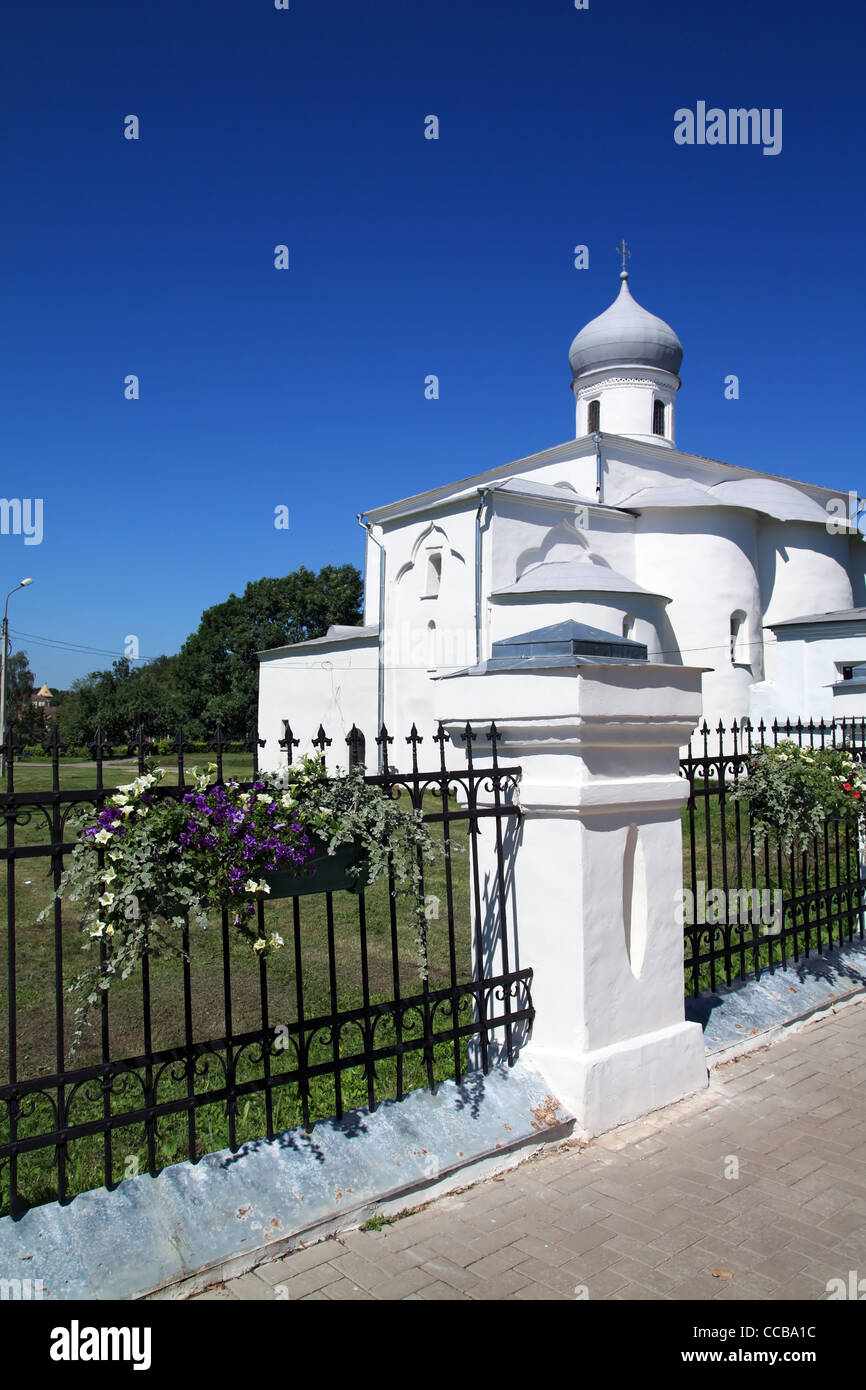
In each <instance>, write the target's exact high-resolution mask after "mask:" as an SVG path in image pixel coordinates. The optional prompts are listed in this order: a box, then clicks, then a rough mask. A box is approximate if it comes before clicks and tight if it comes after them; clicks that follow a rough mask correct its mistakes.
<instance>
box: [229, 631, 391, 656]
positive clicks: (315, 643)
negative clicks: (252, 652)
mask: <svg viewBox="0 0 866 1390" xmlns="http://www.w3.org/2000/svg"><path fill="white" fill-rule="evenodd" d="M378 636H379V627H378V624H376V623H371V624H369V625H368V626H367V627H345V626H342V625H341V624H340V623H332V624H331V626H330V627H329V628H328V631H327V632H326V633H325V635H324V637H308V638H307V639H306V641H305V642H286V643H285V645H284V646H282V647H265V648H264V649H263V650H262V651H259V652H256V656H264V655H265V653H267V654H268V655H271V654H273V653H274V652H293V651H297V649H298V648H299V647H323V646H325V645H327V646H333V644H334V643H335V642H359V641H366V640H369V639H370V638H371V637H378Z"/></svg>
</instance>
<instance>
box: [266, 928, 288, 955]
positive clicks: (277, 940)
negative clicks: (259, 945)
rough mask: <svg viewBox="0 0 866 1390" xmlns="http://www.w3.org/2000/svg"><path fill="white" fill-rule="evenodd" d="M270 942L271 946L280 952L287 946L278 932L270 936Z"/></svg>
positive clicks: (273, 932)
mask: <svg viewBox="0 0 866 1390" xmlns="http://www.w3.org/2000/svg"><path fill="white" fill-rule="evenodd" d="M268 941H269V942H270V944H271V946H273V948H274V950H275V951H278V950H279V949H280V947H281V946H285V944H286V943H285V941H284V940H283V938H282V937H281V936H280V933H279V932H278V931H272V932H271V934H270V936H269V937H268Z"/></svg>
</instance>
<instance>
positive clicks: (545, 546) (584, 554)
mask: <svg viewBox="0 0 866 1390" xmlns="http://www.w3.org/2000/svg"><path fill="white" fill-rule="evenodd" d="M558 560H589V561H592V562H595V563H599V557H597V556H595V555H593V554H591V552H590V549H589V541H588V540H587V537H586V532H585V531H582V530H580V528H579V527H577V526H575V524H574V522H573V521H569V520H568V519H567V518H566V519H564V520H562V521H560V522H557V524H556V526H552V527H551V528H550V530H549V531H548V532H547V534H546V536H545V537H544V539H543V540H542V542H541V544H540V545H535V546H532V547H531V549H529V550H524V551H523V553H522V554H521V555H518V557H517V562H516V565H515V574H514V578H515V579H519V578H520V577H521V575H522V574H525V573H526V571H527V570H528V569H530V568H531V566H532V565H538V564H541V563H542V562H543V561H547V562H549V563H550V564H553V563H554V562H556V561H558ZM600 563H602V564H604V565H606V566H607V568H610V566H609V565H607V561H605V560H602V561H600Z"/></svg>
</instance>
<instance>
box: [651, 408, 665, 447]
mask: <svg viewBox="0 0 866 1390" xmlns="http://www.w3.org/2000/svg"><path fill="white" fill-rule="evenodd" d="M664 433H665V403H664V401H655V402H654V403H653V434H660V435H661V436H662V438H664Z"/></svg>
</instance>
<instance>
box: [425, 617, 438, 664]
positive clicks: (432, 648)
mask: <svg viewBox="0 0 866 1390" xmlns="http://www.w3.org/2000/svg"><path fill="white" fill-rule="evenodd" d="M436 655H437V653H436V624H435V623H434V622H433V620H432V618H431V620H430V622H429V623H428V624H427V670H428V671H435V670H436V666H437V661H436Z"/></svg>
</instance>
